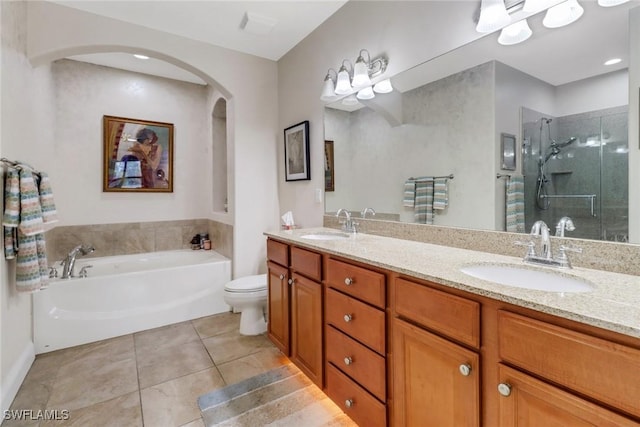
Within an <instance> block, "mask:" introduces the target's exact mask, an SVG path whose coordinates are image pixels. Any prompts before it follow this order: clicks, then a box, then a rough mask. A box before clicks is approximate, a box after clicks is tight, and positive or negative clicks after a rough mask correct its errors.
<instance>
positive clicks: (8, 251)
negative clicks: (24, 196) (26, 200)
mask: <svg viewBox="0 0 640 427" xmlns="http://www.w3.org/2000/svg"><path fill="white" fill-rule="evenodd" d="M4 180H5V181H4V215H3V218H2V225H3V226H4V227H3V228H4V257H5V258H6V259H13V258H15V256H16V253H17V251H18V236H17V230H18V224H19V223H20V172H19V171H18V169H16V168H12V167H9V168H7V172H6V174H5V176H4Z"/></svg>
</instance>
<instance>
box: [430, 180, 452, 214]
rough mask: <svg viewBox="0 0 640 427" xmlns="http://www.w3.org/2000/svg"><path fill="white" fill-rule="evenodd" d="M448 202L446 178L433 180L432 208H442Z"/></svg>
mask: <svg viewBox="0 0 640 427" xmlns="http://www.w3.org/2000/svg"><path fill="white" fill-rule="evenodd" d="M448 204H449V190H448V189H447V178H436V179H434V180H433V209H437V210H443V209H444V208H446V207H447V205H448Z"/></svg>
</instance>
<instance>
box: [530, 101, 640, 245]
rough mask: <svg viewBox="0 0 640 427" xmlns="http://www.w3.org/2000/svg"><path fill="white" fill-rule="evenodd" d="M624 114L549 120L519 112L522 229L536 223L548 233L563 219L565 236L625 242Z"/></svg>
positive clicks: (590, 114) (602, 113) (625, 110)
mask: <svg viewBox="0 0 640 427" xmlns="http://www.w3.org/2000/svg"><path fill="white" fill-rule="evenodd" d="M627 113H628V107H627V106H623V107H616V108H609V109H605V110H598V111H592V112H588V113H581V114H574V115H570V116H562V117H553V116H551V115H549V114H545V113H540V112H537V111H533V110H530V109H527V108H524V107H523V108H522V141H523V144H522V153H523V156H522V158H523V162H522V168H523V174H524V178H525V179H524V181H525V188H524V192H525V227H526V230H530V229H531V226H532V225H533V223H534V222H536V221H537V220H543V221H544V222H546V223H547V224H548V225H549V227H550V228H551V229H552V230H553V229H554V228H555V226H556V224H558V223H559V222H560V220H561V219H563V218H565V217H569V218H571V220H572V223H573V225H574V226H575V229H574V230H571V231H567V232H565V236H567V237H578V238H585V239H598V240H610V241H619V242H626V241H627V240H628V228H629V225H628V224H629V221H628V193H629V190H628V164H629V162H628V158H629V155H628V153H629V145H628V132H627V122H628V114H627ZM565 222H566V220H565Z"/></svg>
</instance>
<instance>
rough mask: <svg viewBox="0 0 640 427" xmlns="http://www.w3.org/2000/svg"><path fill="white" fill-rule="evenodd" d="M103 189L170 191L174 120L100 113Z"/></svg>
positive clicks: (171, 185) (171, 189)
mask: <svg viewBox="0 0 640 427" xmlns="http://www.w3.org/2000/svg"><path fill="white" fill-rule="evenodd" d="M103 140H104V141H103V143H104V156H103V157H104V164H103V168H102V170H103V184H102V191H114V192H168V193H170V192H173V124H171V123H162V122H154V121H150V120H139V119H127V118H123V117H114V116H104V117H103Z"/></svg>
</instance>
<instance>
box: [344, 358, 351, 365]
mask: <svg viewBox="0 0 640 427" xmlns="http://www.w3.org/2000/svg"><path fill="white" fill-rule="evenodd" d="M352 363H353V359H352V358H351V357H349V356H347V357H345V358H344V364H345V365H351V364H352Z"/></svg>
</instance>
